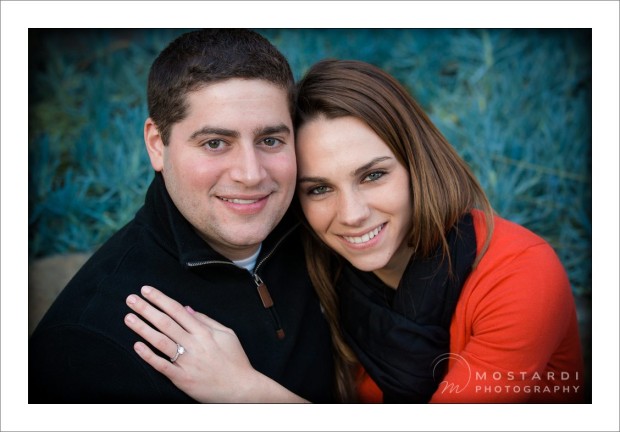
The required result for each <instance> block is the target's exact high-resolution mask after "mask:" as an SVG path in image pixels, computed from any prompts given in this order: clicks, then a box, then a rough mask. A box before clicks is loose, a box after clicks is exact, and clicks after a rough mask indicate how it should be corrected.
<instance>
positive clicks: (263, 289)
mask: <svg viewBox="0 0 620 432" xmlns="http://www.w3.org/2000/svg"><path fill="white" fill-rule="evenodd" d="M254 283H255V284H256V290H257V291H258V296H259V297H260V300H261V302H263V307H264V308H265V309H269V312H271V317H272V318H273V321H274V326H275V329H276V336H277V337H278V339H284V336H285V334H284V329H283V328H282V325H281V324H280V319H279V318H278V314H277V313H276V310H275V308H274V307H273V299H272V298H271V294H269V290H268V289H267V285H266V284H265V282H263V280H262V279H261V278H260V276H259V275H258V274H256V273H254Z"/></svg>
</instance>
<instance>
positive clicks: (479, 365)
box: [431, 240, 580, 403]
mask: <svg viewBox="0 0 620 432" xmlns="http://www.w3.org/2000/svg"><path fill="white" fill-rule="evenodd" d="M484 267H485V268H482V264H481V268H479V269H478V270H479V271H477V272H475V273H474V274H472V280H470V281H469V282H468V283H469V284H474V286H473V288H472V289H471V290H469V292H468V295H467V296H466V298H463V299H461V300H462V304H461V305H460V306H459V307H461V308H463V310H464V311H465V312H463V310H462V311H461V313H462V314H463V316H464V320H465V321H468V322H469V324H467V325H466V328H467V330H468V332H470V337H469V340H468V342H467V343H466V345H465V346H464V349H462V351H460V352H455V353H450V359H449V368H448V373H447V374H446V376H445V377H444V379H443V381H442V383H441V384H440V385H439V388H438V390H437V391H436V392H435V394H434V395H433V397H432V399H431V402H438V403H445V402H458V403H482V402H486V403H493V402H512V403H514V402H526V401H530V400H531V398H532V396H533V394H534V393H541V392H545V391H548V392H550V393H551V392H553V393H557V392H558V391H561V390H557V389H555V388H553V387H551V388H549V386H555V385H557V384H562V385H564V384H568V383H567V382H562V381H565V380H563V379H561V378H564V377H565V375H563V374H562V373H564V374H566V373H569V374H571V375H570V376H572V377H574V374H576V373H577V372H576V371H574V370H573V371H568V370H561V369H562V368H563V364H562V363H558V364H553V362H552V361H551V359H552V356H554V355H557V351H558V350H559V349H560V348H561V346H562V344H563V341H564V340H565V339H566V338H567V337H570V333H571V332H573V331H574V329H575V328H576V312H575V305H574V300H573V297H572V291H571V288H570V284H569V281H568V278H567V275H566V272H565V270H564V268H563V267H562V265H561V263H560V261H559V259H558V258H557V256H556V254H555V252H554V251H553V249H552V248H551V247H550V246H549V245H548V244H547V243H546V242H544V241H542V240H541V241H540V242H539V243H538V244H534V245H531V246H529V247H527V248H526V249H524V250H522V252H520V253H519V254H516V255H513V256H503V257H501V260H497V261H492V262H490V263H487V265H485V266H484ZM457 313H458V311H457ZM454 326H455V323H454V322H453V327H454ZM457 326H458V324H457ZM469 326H470V327H469ZM567 335H568V336H567ZM575 336H576V337H577V339H578V333H577V334H576V335H575ZM575 354H576V353H575V352H567V353H565V355H566V356H572V357H573V358H574V357H575ZM579 356H580V353H579ZM554 369H555V370H554Z"/></svg>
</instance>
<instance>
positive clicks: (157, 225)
mask: <svg viewBox="0 0 620 432" xmlns="http://www.w3.org/2000/svg"><path fill="white" fill-rule="evenodd" d="M143 210H144V212H143V215H142V216H143V217H144V218H146V219H147V226H148V227H149V228H150V229H151V230H152V234H153V235H154V236H155V237H156V238H157V240H158V241H159V242H160V243H161V244H162V245H163V246H164V247H165V248H166V249H168V250H169V251H170V252H171V253H172V254H174V255H175V256H177V257H178V259H179V262H180V264H181V265H183V266H184V267H192V266H196V265H201V264H208V263H212V262H227V263H231V260H229V259H228V258H226V257H224V256H223V255H221V254H220V253H218V252H216V251H215V250H214V249H213V248H212V247H211V246H210V245H209V244H208V243H207V242H206V241H204V240H203V239H202V238H201V237H200V236H199V235H198V234H196V231H195V230H194V227H193V226H192V225H191V224H190V223H189V221H188V220H187V219H185V217H184V216H183V215H182V214H181V212H180V211H179V209H178V208H177V207H176V206H175V205H174V202H173V201H172V198H170V195H169V194H168V191H167V189H166V185H165V183H164V178H163V176H162V175H161V173H159V172H156V173H155V178H154V179H153V181H152V182H151V185H150V186H149V189H148V191H147V193H146V199H145V204H144V209H143ZM299 225H300V223H299V221H298V219H297V217H296V216H295V215H294V214H293V212H292V211H291V210H289V211H287V212H286V214H285V215H284V217H283V218H282V221H280V223H279V224H278V225H277V226H276V228H275V229H274V230H273V231H272V232H271V234H270V235H269V236H267V238H266V239H265V240H264V241H263V246H262V249H261V253H260V255H259V257H258V261H257V263H260V262H261V261H262V260H264V259H265V257H269V256H270V255H271V253H272V252H273V250H275V248H277V246H278V245H279V244H280V242H281V241H282V240H283V239H284V238H285V237H287V236H288V235H289V234H290V233H291V232H293V231H295V230H296V229H298V227H299Z"/></svg>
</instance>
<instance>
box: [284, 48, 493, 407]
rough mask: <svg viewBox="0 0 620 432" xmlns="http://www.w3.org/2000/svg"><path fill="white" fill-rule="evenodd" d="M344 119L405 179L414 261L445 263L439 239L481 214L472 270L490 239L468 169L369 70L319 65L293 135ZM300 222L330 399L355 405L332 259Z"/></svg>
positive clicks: (352, 362)
mask: <svg viewBox="0 0 620 432" xmlns="http://www.w3.org/2000/svg"><path fill="white" fill-rule="evenodd" d="M345 116H352V117H355V118H358V119H360V120H362V121H364V122H365V123H366V124H368V126H370V127H371V128H372V130H373V131H374V132H375V133H376V134H377V135H378V136H379V137H380V138H381V140H382V141H383V142H384V143H385V144H386V145H387V146H388V147H389V148H390V150H391V151H392V152H393V153H394V155H395V156H396V158H397V159H398V161H399V162H400V163H401V164H402V165H403V166H404V167H405V168H406V169H407V171H408V172H409V177H410V188H411V195H412V206H413V208H412V214H413V221H414V223H413V224H412V229H411V233H410V235H409V246H410V247H412V248H413V250H414V251H415V252H414V254H415V257H416V258H419V259H424V258H428V257H430V256H431V255H432V254H433V253H434V252H435V251H436V250H437V248H438V247H441V248H442V250H443V255H444V257H447V258H448V260H449V259H450V257H449V254H448V243H447V240H446V233H447V232H448V231H449V230H450V228H452V227H453V226H454V225H455V224H456V223H457V221H458V220H459V218H460V217H461V216H463V215H464V214H465V213H467V212H469V211H471V210H472V209H474V208H478V209H480V210H482V211H483V212H484V214H485V218H486V225H487V237H486V240H485V243H484V244H483V247H482V249H481V251H480V253H479V254H478V256H477V257H476V260H475V262H474V267H475V266H476V265H477V264H478V262H479V261H480V259H481V258H482V256H483V254H484V252H485V251H486V249H487V248H488V245H489V242H490V239H491V235H492V232H493V210H492V208H491V205H490V203H489V201H488V199H487V197H486V195H485V193H484V191H483V190H482V188H481V187H480V184H479V183H478V180H477V179H476V178H475V176H474V175H473V174H472V172H471V170H470V168H469V167H468V165H467V164H466V163H465V161H463V159H461V157H460V156H459V155H458V154H457V152H456V151H455V150H454V148H453V147H452V146H451V145H450V143H448V141H447V140H446V139H445V138H444V136H443V135H442V134H441V132H440V131H439V130H438V129H437V128H436V127H435V125H434V124H433V123H432V122H431V120H430V119H429V118H428V116H427V115H426V113H425V112H424V111H423V110H422V108H421V107H420V106H419V105H418V104H417V102H416V101H415V100H414V99H413V97H412V96H411V95H410V94H409V93H408V92H407V90H406V89H405V88H404V87H403V86H402V85H401V84H400V83H399V82H398V81H397V80H396V79H394V78H393V77H392V76H390V75H389V74H388V73H386V72H384V71H383V70H381V69H379V68H377V67H375V66H373V65H371V64H369V63H364V62H360V61H352V60H324V61H321V62H319V63H317V64H315V65H314V66H313V67H312V68H311V69H310V70H309V71H308V72H307V74H306V75H305V76H304V78H303V79H302V80H301V81H300V82H299V84H298V86H297V101H296V115H295V129H296V130H297V129H299V128H301V127H303V125H304V124H306V123H307V122H310V121H312V120H314V119H316V118H319V117H323V118H327V119H334V118H338V117H345ZM306 145H310V144H306ZM302 220H304V222H305V225H306V228H307V229H306V233H305V238H304V246H305V253H306V262H307V265H308V270H309V272H310V277H311V279H312V282H313V284H314V287H315V289H316V291H317V293H318V296H319V298H320V300H321V304H322V306H323V309H324V311H325V315H326V317H327V319H328V321H329V323H330V328H331V333H332V341H333V344H334V347H335V358H336V372H337V374H336V378H337V393H338V396H339V397H340V399H341V400H342V401H345V402H350V401H355V393H356V391H355V371H356V365H357V360H356V357H355V354H354V353H353V352H352V351H351V349H350V348H349V347H348V345H347V344H346V343H345V341H344V338H343V335H342V331H341V328H340V324H339V321H340V320H339V303H338V296H337V294H336V291H335V283H336V281H337V279H338V273H339V258H338V257H337V256H336V254H335V253H333V252H332V251H331V250H330V249H328V248H327V246H325V244H323V243H322V242H321V241H320V240H319V239H318V237H316V236H315V235H314V234H313V232H312V230H311V228H310V227H309V225H308V224H307V222H306V221H305V218H303V215H302ZM449 264H450V263H449Z"/></svg>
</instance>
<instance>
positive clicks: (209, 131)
mask: <svg viewBox="0 0 620 432" xmlns="http://www.w3.org/2000/svg"><path fill="white" fill-rule="evenodd" d="M203 135H220V136H226V137H231V138H237V137H238V136H239V132H237V131H235V130H231V129H224V128H217V127H210V126H205V127H203V128H201V129H198V130H197V131H196V132H194V133H193V134H192V135H191V136H190V137H189V139H190V140H193V139H196V138H198V137H200V136H203Z"/></svg>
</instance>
